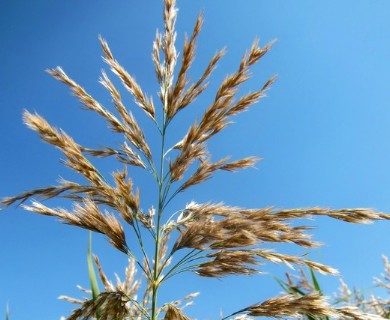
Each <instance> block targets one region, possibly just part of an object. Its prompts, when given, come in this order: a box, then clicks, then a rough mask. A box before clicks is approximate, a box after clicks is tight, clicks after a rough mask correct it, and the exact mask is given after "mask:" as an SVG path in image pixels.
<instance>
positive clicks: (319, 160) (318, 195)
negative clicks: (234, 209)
mask: <svg viewBox="0 0 390 320" xmlns="http://www.w3.org/2000/svg"><path fill="white" fill-rule="evenodd" d="M178 6H179V9H180V12H179V18H178V24H177V27H178V44H181V43H182V40H183V34H184V32H190V31H191V30H192V25H193V22H194V21H195V18H196V14H197V13H198V12H199V11H200V10H203V11H204V13H205V18H206V23H205V26H204V30H203V33H202V35H201V37H200V42H199V45H198V55H197V57H198V60H197V62H196V64H195V65H194V69H193V70H194V71H193V76H194V78H195V77H196V75H198V74H199V71H198V70H199V68H203V67H204V66H205V64H206V63H207V59H208V58H210V57H211V56H212V54H214V53H215V52H216V50H217V49H220V48H222V47H224V46H225V45H226V46H227V48H228V55H227V56H226V57H225V59H224V60H223V61H222V63H221V64H220V66H219V68H218V70H217V72H216V75H215V77H214V78H213V82H212V84H211V91H209V93H208V95H207V93H206V94H205V97H204V99H202V100H199V103H198V104H197V106H193V107H192V109H191V111H189V112H188V113H185V114H184V113H183V115H182V116H180V117H179V119H180V121H179V124H189V123H191V119H192V118H191V117H195V116H196V115H198V117H199V113H198V112H197V111H198V110H202V107H203V105H202V103H204V104H206V103H207V101H209V100H207V99H208V98H209V99H210V97H211V96H212V94H213V93H214V92H213V89H215V88H216V86H217V85H218V83H219V81H221V80H222V79H223V77H224V75H226V74H227V73H230V72H233V71H234V70H235V68H236V66H237V63H238V61H239V59H240V57H241V56H242V54H243V52H244V51H245V49H246V48H248V47H250V45H251V43H252V40H253V39H254V38H255V37H259V38H260V39H261V41H262V43H263V44H264V43H266V42H268V41H270V40H272V39H275V38H277V39H278V42H277V43H276V45H275V46H274V48H273V49H272V50H271V52H270V53H269V54H268V55H267V56H266V57H265V58H264V59H263V60H262V62H261V63H260V64H259V66H257V67H256V68H255V69H254V71H253V73H254V78H253V80H251V81H250V82H249V83H248V85H247V86H246V87H245V88H244V90H254V89H256V88H258V87H259V86H260V85H261V84H262V83H263V82H264V81H265V80H266V79H267V78H268V77H270V76H271V75H273V74H278V76H279V80H278V81H277V83H276V84H275V85H274V86H273V88H272V89H271V90H270V91H269V93H268V98H266V99H264V100H262V102H261V103H260V104H259V105H257V106H255V107H254V108H252V109H251V111H249V112H247V113H245V114H242V115H240V116H239V117H237V118H236V119H235V121H236V122H237V123H236V124H235V125H234V126H231V127H229V128H228V129H227V130H226V132H224V133H222V135H221V136H220V137H219V138H217V139H215V140H213V142H212V143H211V144H210V147H211V150H212V151H214V152H215V154H216V157H215V158H216V159H218V157H222V156H224V155H227V154H233V155H235V156H236V157H240V156H247V155H258V156H260V157H263V158H264V160H263V161H261V162H260V163H259V164H258V166H257V170H256V169H252V170H247V171H245V172H241V173H239V174H234V175H231V174H217V176H216V177H215V178H214V179H212V180H210V181H209V182H208V183H207V184H206V185H204V187H203V188H202V187H200V188H194V189H193V190H192V191H190V193H189V194H187V195H183V196H181V197H179V198H178V203H177V205H178V206H179V204H181V203H185V202H187V201H190V200H192V199H193V200H197V201H199V202H202V201H207V200H212V201H225V202H226V203H227V204H230V205H237V206H243V207H264V206H275V207H280V208H295V207H308V206H323V207H333V208H342V207H371V208H375V209H377V210H379V211H383V212H390V165H389V164H390V141H389V137H390V90H389V89H390V60H389V57H390V19H389V12H390V2H389V1H385V0H378V1H362V0H358V1H356V0H354V1H352V0H345V1H323V0H318V1H309V0H299V1H281V0H273V1H263V0H213V1H205V0H197V1H188V0H178ZM161 8H162V1H160V0H153V1H152V0H144V1H134V0H116V1H108V0H104V1H103V0H96V1H75V0H70V1H57V0H55V1H43V0H36V1H27V0H24V1H23V0H0V39H1V47H2V49H1V50H0V66H1V68H0V70H1V72H0V136H1V137H2V144H1V151H0V152H1V153H0V181H1V183H0V195H1V196H7V195H13V194H16V193H20V192H22V191H25V190H27V189H31V188H37V187H41V186H46V185H50V184H55V182H56V180H57V178H58V177H59V176H62V177H65V178H68V177H72V175H71V173H70V172H69V170H67V169H65V168H63V166H62V165H61V163H60V161H59V158H60V154H59V152H57V151H56V150H55V149H54V148H52V147H50V146H48V145H46V144H44V143H42V142H40V141H39V139H38V137H37V135H36V134H35V133H33V132H32V131H30V130H28V129H27V128H25V127H24V126H23V124H22V121H21V114H22V110H23V109H24V108H27V109H28V110H30V111H34V110H35V111H37V112H39V113H40V114H42V115H44V116H45V117H46V118H47V119H48V120H49V121H50V122H51V123H52V124H54V125H56V126H57V127H61V128H63V129H65V130H66V131H67V132H68V133H70V134H71V135H72V136H74V137H75V139H76V140H77V141H79V142H81V143H86V144H88V145H89V146H92V147H93V146H96V147H97V146H99V145H101V144H104V143H105V142H107V141H112V140H109V139H114V140H113V141H116V142H117V140H115V138H108V137H107V135H106V134H107V132H108V131H107V130H106V128H105V124H103V122H102V121H100V119H99V118H97V117H96V116H95V115H93V114H91V113H89V112H86V111H83V110H80V108H79V102H78V101H77V100H76V99H74V98H73V97H71V95H70V94H69V91H68V90H67V88H65V87H64V86H63V85H62V84H60V83H58V82H57V81H55V80H54V79H52V78H51V77H50V76H49V75H47V74H46V73H45V72H44V69H46V68H52V67H56V66H57V65H59V66H62V67H63V68H64V70H65V71H66V72H67V73H68V74H69V75H70V76H71V77H73V78H74V79H75V80H76V81H77V82H79V83H80V84H81V85H83V86H84V87H85V88H86V89H87V90H88V91H89V92H90V93H92V94H93V95H94V96H95V97H96V98H97V99H98V100H100V101H102V102H103V103H104V104H106V105H109V101H110V99H109V97H108V95H107V94H106V93H105V91H104V89H103V88H102V87H101V86H100V85H99V84H98V78H99V75H100V70H101V69H102V68H106V69H108V68H107V67H106V66H105V65H104V63H103V62H102V60H101V52H100V47H99V44H98V41H97V36H98V35H99V34H101V35H102V36H103V37H104V38H106V39H107V41H108V43H109V44H110V46H111V49H112V51H113V53H114V55H115V56H116V58H117V59H118V60H119V61H120V62H121V63H123V65H124V66H125V67H126V68H127V70H128V71H129V72H130V73H131V74H133V75H135V77H136V79H137V80H138V81H139V83H140V84H141V85H142V86H143V88H144V90H145V91H146V92H149V93H150V94H154V93H156V92H157V90H158V88H157V85H156V82H155V77H154V72H153V67H152V62H151V59H150V56H151V55H150V52H151V45H152V41H153V39H154V34H155V30H156V28H157V27H159V28H160V29H161V23H162V19H161ZM179 50H180V49H179ZM155 100H156V101H157V99H155ZM128 101H131V100H130V99H128ZM197 108H199V109H198V110H197ZM141 119H142V117H141ZM181 128H182V127H181V126H180V125H178V126H177V130H178V132H179V131H180V129H181ZM150 134H152V131H150ZM107 169H109V168H107ZM136 182H137V183H139V185H141V189H143V188H145V186H147V183H148V182H149V181H148V180H145V181H144V180H142V181H140V180H138V181H137V180H136ZM145 190H146V189H145ZM143 194H144V198H143V201H144V203H143V205H144V206H146V207H147V206H149V205H150V202H151V201H153V200H154V199H153V198H152V197H151V196H149V195H148V192H147V191H144V193H143ZM51 204H53V205H59V204H60V202H51ZM313 224H314V225H316V226H318V228H317V229H316V230H315V231H314V233H315V238H316V239H317V240H319V241H322V242H325V243H326V245H325V246H324V247H322V248H321V249H319V250H316V251H315V252H312V253H311V257H312V258H313V259H317V260H318V261H320V262H323V263H326V264H330V265H332V266H334V267H336V268H338V269H339V270H340V271H341V273H342V274H343V275H344V278H345V280H346V282H347V283H349V284H351V285H354V284H355V285H357V286H358V287H362V288H368V287H369V286H370V285H371V284H372V276H376V275H379V273H380V272H381V269H382V265H381V258H380V255H381V254H387V255H390V246H389V245H390V240H389V236H388V235H389V233H388V230H389V227H390V225H389V224H388V223H386V222H380V223H376V224H374V225H370V226H352V225H347V224H345V223H341V222H337V223H336V222H333V221H329V220H327V219H321V220H318V221H316V222H313ZM94 241H95V242H94V251H95V252H96V253H97V254H98V255H99V256H100V258H101V261H102V264H103V266H105V268H106V270H107V273H108V274H109V275H110V276H111V277H112V278H113V274H114V272H118V273H119V274H120V275H122V274H123V269H124V266H125V262H126V259H125V257H124V256H123V255H122V254H118V253H116V252H115V250H114V249H112V248H111V247H110V246H109V245H108V244H107V243H106V242H105V240H104V239H103V238H102V237H100V236H95V237H94ZM86 243H87V232H86V231H84V230H80V229H75V228H72V227H69V226H65V225H62V224H60V223H58V222H57V221H55V220H54V219H51V218H46V217H41V216H36V215H33V214H30V213H27V212H24V211H23V210H22V209H15V208H14V207H12V208H9V209H7V210H6V211H4V212H2V213H1V214H0V254H1V257H2V258H1V259H2V261H1V267H0V314H1V310H2V309H4V310H5V306H6V304H7V302H9V305H10V309H11V318H12V319H13V320H30V319H31V320H34V319H40V320H49V319H59V318H60V316H62V315H67V314H69V311H70V310H71V309H72V308H73V306H72V305H69V304H68V303H66V302H63V301H58V300H56V298H57V297H58V296H59V295H62V294H66V295H71V296H77V297H81V294H79V292H78V291H77V290H76V289H75V286H76V285H77V284H81V285H83V286H88V281H87V272H86V261H85V253H86ZM266 270H267V271H269V272H271V273H272V272H275V273H277V274H278V275H280V276H281V275H282V274H283V271H284V270H285V269H284V268H280V267H277V268H276V267H272V266H267V267H266ZM323 282H324V286H325V288H326V290H327V291H328V292H331V291H332V290H334V289H335V288H336V287H337V281H336V280H335V279H332V278H330V277H328V278H327V279H324V280H323ZM171 284H172V286H173V287H174V290H168V288H166V289H165V290H163V291H164V292H163V298H165V299H167V300H168V299H172V300H173V299H176V298H180V297H181V296H183V295H185V294H187V293H190V292H193V291H201V296H200V297H199V298H197V299H196V301H195V302H196V304H195V305H194V306H192V307H190V308H189V309H188V312H189V315H190V316H192V317H197V318H198V319H211V318H213V319H217V318H218V316H219V312H220V310H223V311H224V313H225V314H226V313H228V312H229V311H230V312H231V311H234V310H236V309H238V308H241V307H245V306H247V305H249V304H251V303H255V302H258V301H261V300H262V299H265V298H267V297H270V296H272V295H276V294H277V293H278V292H279V291H280V288H279V287H278V286H277V284H276V283H275V282H274V281H273V279H272V277H271V275H264V276H256V277H252V278H247V279H243V278H234V277H233V278H225V279H222V280H209V279H206V280H204V279H199V278H197V277H194V276H191V275H189V276H183V277H182V278H178V280H177V281H176V282H175V281H172V282H171ZM210 301H212V303H210Z"/></svg>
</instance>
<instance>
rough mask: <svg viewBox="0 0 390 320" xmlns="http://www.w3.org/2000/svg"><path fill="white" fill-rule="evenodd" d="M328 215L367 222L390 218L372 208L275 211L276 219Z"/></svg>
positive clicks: (348, 220)
mask: <svg viewBox="0 0 390 320" xmlns="http://www.w3.org/2000/svg"><path fill="white" fill-rule="evenodd" d="M311 215H313V216H328V217H330V218H334V219H338V220H343V221H345V222H350V223H361V224H367V223H372V222H373V221H376V220H390V215H389V214H384V213H381V212H378V211H375V210H372V209H366V208H356V209H336V210H331V209H326V208H317V207H315V208H307V209H300V208H299V209H288V210H280V211H278V212H276V213H275V219H283V220H285V219H295V218H304V217H308V216H311Z"/></svg>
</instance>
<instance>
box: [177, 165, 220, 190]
mask: <svg viewBox="0 0 390 320" xmlns="http://www.w3.org/2000/svg"><path fill="white" fill-rule="evenodd" d="M227 160H228V158H225V159H221V160H219V161H217V162H214V163H210V162H209V161H208V160H204V161H202V162H201V164H200V165H199V167H198V168H197V169H196V171H195V173H194V174H193V175H192V176H191V177H189V178H188V180H187V181H185V182H184V183H183V184H182V186H181V187H180V189H179V190H180V191H184V190H185V189H188V188H189V187H192V186H194V185H196V184H199V183H202V182H204V181H206V180H207V179H208V178H210V176H211V175H212V174H213V173H214V172H216V171H218V170H220V169H221V168H222V167H223V166H224V165H225V164H226V162H227Z"/></svg>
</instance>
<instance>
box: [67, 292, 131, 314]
mask: <svg viewBox="0 0 390 320" xmlns="http://www.w3.org/2000/svg"><path fill="white" fill-rule="evenodd" d="M128 301H129V299H128V297H127V296H126V295H125V294H124V293H123V292H121V291H108V292H102V293H100V294H99V296H98V297H97V298H95V299H91V300H87V301H85V302H84V303H83V305H82V306H81V308H79V309H76V310H74V311H73V312H72V314H71V315H70V316H69V317H68V318H66V320H79V319H91V318H93V317H95V315H96V313H97V312H98V311H99V313H100V317H99V319H101V320H112V319H124V318H125V317H126V316H127V315H128V307H127V305H126V304H127V302H128Z"/></svg>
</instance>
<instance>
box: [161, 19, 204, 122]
mask: <svg viewBox="0 0 390 320" xmlns="http://www.w3.org/2000/svg"><path fill="white" fill-rule="evenodd" d="M202 25H203V17H202V16H201V15H200V16H198V18H197V20H196V23H195V27H194V30H193V32H192V35H191V38H190V40H188V39H187V37H186V38H185V41H184V49H183V56H182V62H181V67H180V69H179V73H178V76H177V80H176V83H175V86H174V87H173V89H172V91H171V92H170V94H169V97H168V106H169V109H168V110H167V118H168V119H172V118H173V117H174V116H175V114H176V112H177V111H178V110H179V105H178V101H179V97H180V96H181V95H182V93H183V90H184V88H185V87H186V86H187V85H188V83H189V80H188V77H187V73H188V70H189V69H190V67H191V64H192V62H193V61H194V58H195V47H196V39H197V37H198V35H199V33H200V30H201V29H202Z"/></svg>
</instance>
